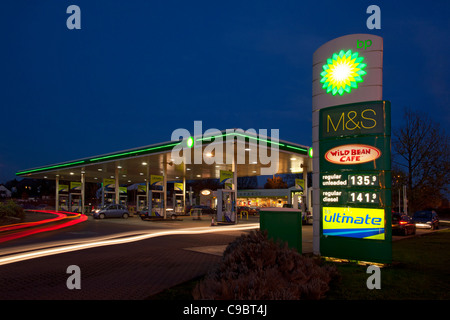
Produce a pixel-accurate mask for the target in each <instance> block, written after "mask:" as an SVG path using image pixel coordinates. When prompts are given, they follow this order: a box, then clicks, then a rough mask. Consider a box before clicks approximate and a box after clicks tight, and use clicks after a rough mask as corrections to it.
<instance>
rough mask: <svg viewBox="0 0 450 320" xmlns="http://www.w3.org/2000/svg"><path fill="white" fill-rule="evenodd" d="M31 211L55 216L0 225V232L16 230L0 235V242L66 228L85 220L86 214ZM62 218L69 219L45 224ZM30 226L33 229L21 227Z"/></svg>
mask: <svg viewBox="0 0 450 320" xmlns="http://www.w3.org/2000/svg"><path fill="white" fill-rule="evenodd" d="M32 211H33V212H41V213H50V214H54V215H56V218H52V219H44V220H41V221H35V222H26V223H18V224H13V225H7V226H3V227H0V233H2V232H6V231H12V230H16V232H13V233H10V234H7V235H3V236H2V235H0V243H1V242H6V241H11V240H14V239H18V238H22V237H27V236H30V235H32V234H37V233H41V232H48V231H53V230H58V229H62V228H66V227H69V226H72V225H75V224H78V223H80V222H83V221H86V220H87V216H86V215H84V214H79V213H73V212H65V211H51V210H32ZM68 215H73V216H68ZM64 219H70V220H69V221H67V222H62V223H58V224H56V225H51V226H46V224H52V223H55V222H58V221H61V220H64ZM41 226H42V227H41ZM30 228H33V229H31V230H23V229H30ZM22 230H23V231H22Z"/></svg>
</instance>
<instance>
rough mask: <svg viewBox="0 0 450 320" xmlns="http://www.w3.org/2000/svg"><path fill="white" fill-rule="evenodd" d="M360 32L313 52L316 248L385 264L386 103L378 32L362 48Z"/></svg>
mask: <svg viewBox="0 0 450 320" xmlns="http://www.w3.org/2000/svg"><path fill="white" fill-rule="evenodd" d="M365 36H370V35H350V36H345V37H342V38H338V39H335V40H332V41H330V42H329V43H327V44H325V45H324V46H322V47H321V48H320V49H319V50H318V51H316V53H315V59H314V60H315V64H314V66H313V72H314V71H316V72H317V73H318V72H319V71H320V74H319V75H317V77H316V79H314V78H313V93H314V92H315V93H317V94H316V95H313V140H314V141H313V148H314V151H315V152H314V158H313V167H314V170H313V184H314V185H315V186H316V189H314V191H313V193H314V195H313V196H314V200H313V202H314V209H313V212H314V215H315V224H314V231H315V240H316V243H315V248H316V251H317V248H319V250H320V255H321V256H328V257H335V258H343V259H350V260H362V261H370V262H381V263H390V262H391V260H392V249H391V241H392V232H391V123H390V121H391V116H390V115H391V111H390V110H391V106H390V102H389V101H384V100H382V99H381V88H382V86H381V79H382V77H381V70H382V39H380V38H379V37H374V38H371V43H373V44H374V48H373V50H374V51H372V52H364V49H362V50H361V49H360V48H358V46H357V44H358V42H357V41H358V39H362V38H363V37H365ZM371 37H372V36H371ZM352 44H354V46H353V47H352ZM341 47H343V49H340V48H341ZM328 55H329V56H330V57H329V58H327V59H325V60H323V57H326V56H328ZM320 57H322V58H320ZM320 59H322V60H320ZM372 73H374V74H375V75H372ZM314 80H316V81H314ZM365 82H369V84H366V83H365ZM339 102H342V103H339ZM316 150H317V151H318V152H316ZM317 233H319V236H318V237H317ZM317 243H319V245H317Z"/></svg>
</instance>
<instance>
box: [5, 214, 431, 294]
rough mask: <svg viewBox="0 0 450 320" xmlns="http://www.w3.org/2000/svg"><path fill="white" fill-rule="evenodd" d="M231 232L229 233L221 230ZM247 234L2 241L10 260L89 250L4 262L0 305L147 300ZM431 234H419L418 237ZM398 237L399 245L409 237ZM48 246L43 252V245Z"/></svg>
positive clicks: (191, 225) (108, 229)
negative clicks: (75, 273)
mask: <svg viewBox="0 0 450 320" xmlns="http://www.w3.org/2000/svg"><path fill="white" fill-rule="evenodd" d="M257 222H258V219H257V218H254V217H250V219H249V220H248V221H244V222H243V223H240V224H239V225H238V226H241V227H245V226H250V227H252V225H253V227H257V226H258V225H257ZM200 228H205V229H207V230H209V231H211V230H213V231H215V232H214V233H205V234H177V235H162V236H158V237H152V238H146V239H144V240H142V239H140V238H139V239H140V240H139V241H133V242H125V241H124V242H123V243H121V244H114V245H113V244H110V243H109V242H108V243H107V245H102V246H99V247H89V246H90V245H92V246H94V245H96V244H98V243H106V241H122V240H127V241H128V239H134V238H133V237H140V236H143V237H147V235H149V234H161V233H162V232H168V231H171V230H178V231H180V230H187V229H189V230H197V229H200ZM223 228H225V229H223ZM245 232H248V230H238V231H236V230H231V228H228V227H211V226H210V221H209V220H208V219H204V220H201V221H194V220H192V218H190V217H183V221H165V222H149V221H141V220H140V219H139V218H137V217H134V218H129V219H127V220H123V219H108V220H94V219H92V217H90V218H89V219H88V221H86V222H83V223H81V224H78V225H75V226H72V227H70V228H67V229H63V230H55V231H51V232H49V233H45V234H37V235H33V236H30V237H26V238H22V239H17V240H14V241H10V242H6V243H2V244H1V246H0V260H1V259H2V258H4V257H9V256H14V254H16V255H22V254H28V253H31V254H33V253H37V252H41V251H39V250H38V249H43V250H59V249H60V248H66V247H71V246H78V245H82V246H85V245H86V246H87V247H86V248H84V249H83V250H75V251H70V252H66V253H60V254H52V255H49V256H45V257H39V258H33V259H29V260H24V261H21V262H15V263H10V264H4V265H0V283H1V286H0V300H16V299H20V300H34V299H39V300H54V299H58V300H62V299H79V300H116V299H118V300H127V299H130V300H141V299H145V298H146V297H148V296H150V295H153V294H156V293H158V292H160V291H162V290H164V289H166V288H169V287H172V286H175V285H177V284H180V283H183V282H185V281H188V280H190V279H193V278H196V277H198V276H202V275H203V274H205V273H206V272H207V271H208V270H210V269H211V268H213V267H214V265H216V264H217V263H218V262H219V261H220V259H221V256H222V253H223V250H224V249H225V248H226V246H227V245H228V244H229V243H230V242H232V241H233V240H234V239H235V238H236V237H238V236H239V235H241V234H242V233H245ZM427 232H430V231H429V230H422V229H418V230H417V234H418V235H420V234H424V233H427ZM302 233H303V252H311V251H312V226H311V225H306V226H303V227H302ZM404 238H405V237H402V236H394V237H393V240H394V241H395V240H399V239H404ZM44 247H45V248H44ZM71 265H76V266H78V267H79V268H80V284H81V289H68V287H67V284H66V282H67V280H68V278H69V277H70V276H71V273H67V268H68V267H69V266H71Z"/></svg>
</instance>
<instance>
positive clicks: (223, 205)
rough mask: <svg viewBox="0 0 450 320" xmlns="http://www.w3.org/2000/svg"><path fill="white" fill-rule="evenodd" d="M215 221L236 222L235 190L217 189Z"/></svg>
mask: <svg viewBox="0 0 450 320" xmlns="http://www.w3.org/2000/svg"><path fill="white" fill-rule="evenodd" d="M217 221H222V222H229V223H236V221H237V219H236V191H235V190H228V189H219V190H217Z"/></svg>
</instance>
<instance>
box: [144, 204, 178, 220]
mask: <svg viewBox="0 0 450 320" xmlns="http://www.w3.org/2000/svg"><path fill="white" fill-rule="evenodd" d="M137 214H138V216H140V217H141V219H142V220H149V219H162V218H164V213H163V208H153V209H152V211H151V212H149V210H148V207H147V206H146V207H144V209H142V210H140V211H138V212H137ZM166 218H170V219H172V220H175V219H176V218H177V214H176V213H175V212H173V209H172V208H166Z"/></svg>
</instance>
